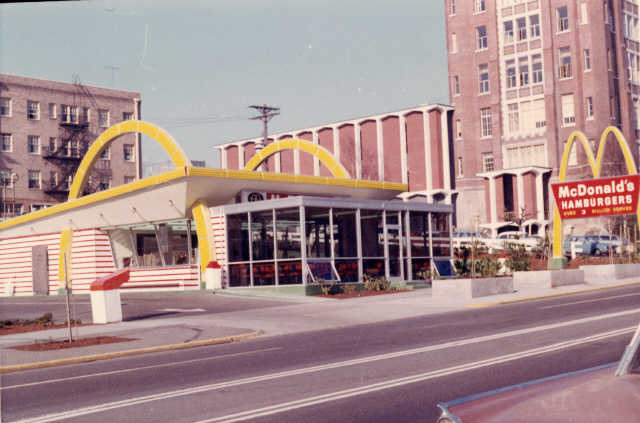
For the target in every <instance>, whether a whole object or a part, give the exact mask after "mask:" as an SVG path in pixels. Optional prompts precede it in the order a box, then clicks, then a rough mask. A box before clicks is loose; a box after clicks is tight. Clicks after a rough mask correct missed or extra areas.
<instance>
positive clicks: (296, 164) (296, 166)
mask: <svg viewBox="0 0 640 423" xmlns="http://www.w3.org/2000/svg"><path fill="white" fill-rule="evenodd" d="M296 138H298V137H297V136H296ZM293 174H294V175H300V150H298V149H297V148H296V149H295V150H293Z"/></svg>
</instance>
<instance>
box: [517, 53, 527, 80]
mask: <svg viewBox="0 0 640 423" xmlns="http://www.w3.org/2000/svg"><path fill="white" fill-rule="evenodd" d="M518 72H519V73H520V86H521V87H526V86H527V85H529V58H528V57H521V58H519V59H518Z"/></svg>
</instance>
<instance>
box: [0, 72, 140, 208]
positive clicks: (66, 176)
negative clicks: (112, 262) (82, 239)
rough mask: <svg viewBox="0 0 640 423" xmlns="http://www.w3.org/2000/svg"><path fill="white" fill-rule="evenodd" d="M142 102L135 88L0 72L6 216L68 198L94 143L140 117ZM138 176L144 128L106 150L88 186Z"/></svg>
mask: <svg viewBox="0 0 640 423" xmlns="http://www.w3.org/2000/svg"><path fill="white" fill-rule="evenodd" d="M140 105H141V103H140V94H139V93H135V92H129V91H120V90H114V89H107V88H99V87H88V86H85V85H82V84H81V83H80V82H79V81H77V82H75V83H72V84H71V83H64V82H56V81H48V80H42V79H36V78H27V77H22V76H14V75H6V74H0V220H1V219H6V218H9V217H13V216H17V215H21V214H24V213H28V212H31V211H35V210H38V209H41V208H43V207H48V206H50V205H53V204H56V203H59V202H63V201H66V199H67V197H68V194H69V188H70V186H71V182H72V179H73V176H74V174H75V171H76V169H77V168H78V165H79V164H80V161H81V160H82V158H83V156H84V154H85V153H86V152H87V150H88V148H89V146H90V145H91V143H92V142H93V141H94V140H95V139H96V138H97V137H98V135H99V134H100V133H102V132H103V131H104V130H105V129H107V128H108V127H110V126H111V125H113V124H115V123H118V122H120V121H123V120H128V119H138V118H139V117H140ZM139 177H140V138H139V135H137V134H127V135H123V136H122V137H120V138H119V139H118V140H117V141H116V142H115V143H114V144H112V145H111V146H109V148H107V149H106V150H105V151H104V152H103V154H102V155H101V156H100V158H99V160H98V163H97V164H96V166H95V168H94V170H93V171H92V174H91V178H90V181H89V183H88V184H87V186H86V188H85V192H94V191H99V190H104V189H107V188H110V187H112V186H117V185H121V184H124V183H128V182H132V181H134V180H135V179H137V178H139Z"/></svg>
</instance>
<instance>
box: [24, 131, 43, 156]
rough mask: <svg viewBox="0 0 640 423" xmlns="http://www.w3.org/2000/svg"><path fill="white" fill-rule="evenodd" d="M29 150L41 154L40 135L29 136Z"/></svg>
mask: <svg viewBox="0 0 640 423" xmlns="http://www.w3.org/2000/svg"><path fill="white" fill-rule="evenodd" d="M27 151H28V152H29V153H30V154H40V137H39V136H37V135H28V136H27Z"/></svg>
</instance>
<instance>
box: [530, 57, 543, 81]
mask: <svg viewBox="0 0 640 423" xmlns="http://www.w3.org/2000/svg"><path fill="white" fill-rule="evenodd" d="M542 83H544V72H543V66H542V54H534V55H532V56H531V84H532V85H537V84H542Z"/></svg>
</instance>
